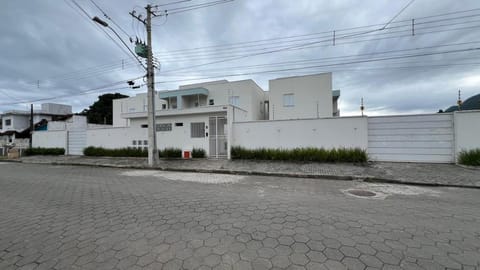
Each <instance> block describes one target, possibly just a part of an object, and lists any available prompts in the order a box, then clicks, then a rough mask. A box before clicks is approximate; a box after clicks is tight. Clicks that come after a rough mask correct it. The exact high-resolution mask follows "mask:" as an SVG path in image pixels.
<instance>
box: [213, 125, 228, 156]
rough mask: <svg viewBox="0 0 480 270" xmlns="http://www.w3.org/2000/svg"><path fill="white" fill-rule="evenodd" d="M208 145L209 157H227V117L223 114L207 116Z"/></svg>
mask: <svg viewBox="0 0 480 270" xmlns="http://www.w3.org/2000/svg"><path fill="white" fill-rule="evenodd" d="M209 131H210V136H209V145H210V152H209V156H210V157H211V158H226V157H227V151H228V150H227V149H228V146H227V135H226V131H227V118H226V117H223V116H213V117H210V118H209Z"/></svg>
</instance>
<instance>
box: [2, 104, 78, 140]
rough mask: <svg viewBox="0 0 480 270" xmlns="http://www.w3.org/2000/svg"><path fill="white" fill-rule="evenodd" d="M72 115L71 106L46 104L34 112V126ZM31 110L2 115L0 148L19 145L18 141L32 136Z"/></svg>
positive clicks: (7, 112) (13, 111) (9, 112)
mask: <svg viewBox="0 0 480 270" xmlns="http://www.w3.org/2000/svg"><path fill="white" fill-rule="evenodd" d="M71 114H72V107H71V106H69V105H63V104H55V103H44V104H41V108H40V109H39V110H34V111H33V124H34V125H38V124H39V123H41V122H45V123H46V122H48V121H52V120H56V119H59V118H63V117H65V116H68V115H71ZM30 118H31V112H30V111H29V110H24V111H23V110H11V111H6V112H3V113H2V114H0V146H2V145H4V144H6V143H17V144H18V143H19V141H18V139H19V138H21V139H25V138H28V137H29V136H30V134H29V132H28V131H29V128H30ZM25 133H27V134H25Z"/></svg>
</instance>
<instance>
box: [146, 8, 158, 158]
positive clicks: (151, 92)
mask: <svg viewBox="0 0 480 270" xmlns="http://www.w3.org/2000/svg"><path fill="white" fill-rule="evenodd" d="M145 9H146V10H147V20H146V22H145V27H146V28H147V49H148V57H147V85H148V94H147V99H148V108H147V110H148V165H149V166H150V167H152V166H154V165H156V164H157V162H158V149H157V136H156V133H157V132H156V129H157V128H156V119H155V118H156V117H155V87H154V86H155V82H154V71H153V52H152V6H150V5H147V7H146V8H145Z"/></svg>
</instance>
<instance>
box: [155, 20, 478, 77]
mask: <svg viewBox="0 0 480 270" xmlns="http://www.w3.org/2000/svg"><path fill="white" fill-rule="evenodd" d="M475 27H480V26H475ZM453 30H458V29H453ZM453 30H444V31H437V32H445V31H453ZM421 34H429V33H419V34H418V35H421ZM407 36H410V35H407ZM389 38H397V37H389ZM373 40H375V39H370V40H367V41H373ZM377 40H378V39H377ZM321 42H324V41H315V42H309V43H305V44H299V45H293V46H289V47H284V48H280V49H274V50H268V51H262V52H257V53H250V54H245V55H242V56H236V57H231V58H227V59H223V60H217V61H212V62H208V63H202V64H198V65H191V66H189V67H184V68H178V69H173V70H169V71H164V73H167V72H176V71H181V70H189V69H192V68H198V67H203V66H208V65H212V64H220V63H225V62H229V61H234V60H239V59H243V58H248V57H253V56H259V55H266V54H272V53H277V52H282V51H289V50H295V49H301V48H309V46H311V45H316V44H318V43H321ZM362 42H363V41H362ZM344 44H347V42H346V43H344Z"/></svg>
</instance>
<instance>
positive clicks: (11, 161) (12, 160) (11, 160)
mask: <svg viewBox="0 0 480 270" xmlns="http://www.w3.org/2000/svg"><path fill="white" fill-rule="evenodd" d="M0 162H8V163H23V161H21V160H16V159H0Z"/></svg>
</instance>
